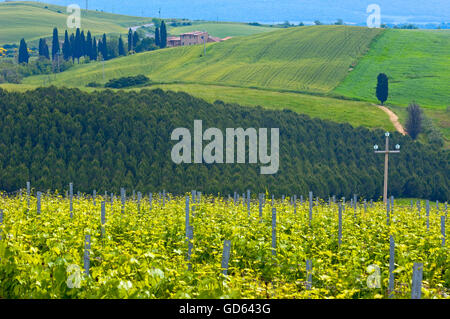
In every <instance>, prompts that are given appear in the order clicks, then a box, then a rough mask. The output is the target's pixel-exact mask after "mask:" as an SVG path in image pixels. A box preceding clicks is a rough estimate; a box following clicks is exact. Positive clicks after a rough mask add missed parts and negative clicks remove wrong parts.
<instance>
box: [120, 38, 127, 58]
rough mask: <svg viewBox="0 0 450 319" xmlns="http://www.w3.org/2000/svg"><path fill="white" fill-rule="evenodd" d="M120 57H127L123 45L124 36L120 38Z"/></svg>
mask: <svg viewBox="0 0 450 319" xmlns="http://www.w3.org/2000/svg"><path fill="white" fill-rule="evenodd" d="M119 55H127V54H126V52H125V47H124V45H123V40H122V36H120V37H119Z"/></svg>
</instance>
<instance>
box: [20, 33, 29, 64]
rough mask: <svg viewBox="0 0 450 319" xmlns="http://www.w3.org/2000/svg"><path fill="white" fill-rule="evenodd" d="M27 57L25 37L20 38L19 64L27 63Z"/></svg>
mask: <svg viewBox="0 0 450 319" xmlns="http://www.w3.org/2000/svg"><path fill="white" fill-rule="evenodd" d="M29 58H30V56H29V54H28V47H27V43H26V42H25V39H22V40H20V46H19V57H18V62H19V64H20V63H28V59H29Z"/></svg>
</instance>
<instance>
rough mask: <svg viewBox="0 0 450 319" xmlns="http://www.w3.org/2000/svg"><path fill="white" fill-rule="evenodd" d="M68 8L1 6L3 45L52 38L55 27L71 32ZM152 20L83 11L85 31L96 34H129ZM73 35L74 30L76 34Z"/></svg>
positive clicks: (0, 41) (34, 4) (33, 4)
mask: <svg viewBox="0 0 450 319" xmlns="http://www.w3.org/2000/svg"><path fill="white" fill-rule="evenodd" d="M67 17H68V13H67V12H66V7H62V6H55V5H49V4H44V3H38V2H31V1H30V2H28V1H24V2H1V3H0V44H6V43H18V42H19V41H20V39H21V38H25V40H27V41H32V40H36V39H38V38H40V37H49V36H51V35H52V31H53V28H54V27H58V29H59V30H60V32H64V30H65V29H67V24H66V23H67ZM150 20H151V19H150V18H141V17H130V16H123V15H116V14H111V13H104V12H97V11H86V10H82V19H81V27H82V28H83V29H85V30H87V29H89V30H91V32H93V33H94V34H100V33H125V32H126V31H127V27H129V26H132V25H138V24H141V23H144V22H149V21H150ZM72 32H73V30H72Z"/></svg>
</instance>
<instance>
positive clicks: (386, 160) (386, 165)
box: [373, 132, 400, 204]
mask: <svg viewBox="0 0 450 319" xmlns="http://www.w3.org/2000/svg"><path fill="white" fill-rule="evenodd" d="M384 135H385V136H386V149H385V150H384V151H379V150H378V145H375V146H374V147H373V148H374V149H375V153H377V154H384V191H383V201H384V203H385V204H387V200H388V198H387V196H388V195H387V194H388V173H389V154H391V153H400V145H399V144H397V145H395V149H396V150H395V151H390V150H389V135H390V134H389V132H386V134H384Z"/></svg>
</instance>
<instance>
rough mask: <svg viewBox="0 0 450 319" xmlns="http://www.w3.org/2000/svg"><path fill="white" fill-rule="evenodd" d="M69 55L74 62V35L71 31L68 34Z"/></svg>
mask: <svg viewBox="0 0 450 319" xmlns="http://www.w3.org/2000/svg"><path fill="white" fill-rule="evenodd" d="M69 43H70V56H71V57H72V62H75V35H74V34H73V33H72V34H71V35H70V41H69Z"/></svg>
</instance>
